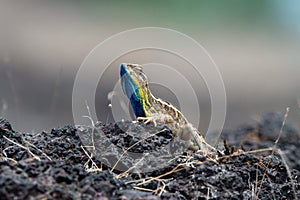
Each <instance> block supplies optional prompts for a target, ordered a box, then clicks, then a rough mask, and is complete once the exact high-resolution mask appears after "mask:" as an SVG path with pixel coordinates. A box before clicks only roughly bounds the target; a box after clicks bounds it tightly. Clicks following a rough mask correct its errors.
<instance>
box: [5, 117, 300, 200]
mask: <svg viewBox="0 0 300 200" xmlns="http://www.w3.org/2000/svg"><path fill="white" fill-rule="evenodd" d="M282 121H283V118H282V115H280V114H276V113H273V114H268V115H266V116H265V117H264V118H263V119H262V120H261V121H260V122H258V123H257V124H254V125H249V126H244V127H241V128H240V129H237V130H227V131H224V133H222V138H223V139H224V140H225V141H226V144H227V145H226V144H225V145H224V146H223V147H222V145H220V150H225V152H226V155H225V156H223V157H222V158H219V159H215V158H213V156H205V155H203V153H201V152H196V153H194V152H191V151H182V145H181V144H180V142H178V139H177V138H174V137H173V136H172V134H171V132H170V131H169V130H168V129H167V128H166V127H163V126H157V127H153V126H152V125H144V124H142V123H132V122H119V123H116V124H102V123H98V124H97V125H96V127H95V128H87V127H76V128H75V127H73V126H66V127H63V128H60V129H53V130H52V131H51V132H41V133H34V134H33V133H21V132H17V131H15V130H13V128H12V127H11V125H10V124H9V122H8V121H6V120H4V119H0V199H101V200H105V199H296V198H300V140H299V139H300V136H299V134H298V133H297V132H296V131H295V130H294V129H293V128H292V127H291V126H289V125H288V124H286V125H285V126H284V128H283V131H282V136H281V138H280V140H279V142H278V144H277V146H276V148H274V149H275V151H274V152H273V153H272V149H270V147H273V146H274V142H275V140H276V139H277V137H278V134H279V132H280V128H281V125H282ZM100 130H101V131H102V132H103V133H104V134H103V135H101V134H100V135H99V134H97V133H99V132H100V133H101V131H100ZM92 131H94V132H93V136H94V148H91V147H87V145H88V144H89V143H88V142H87V141H89V140H87V138H91V136H90V135H88V133H92ZM99 141H101V142H99ZM174 141H177V142H174ZM89 142H91V144H93V141H89ZM112 144H113V145H112ZM124 152H125V153H124ZM132 155H136V156H137V157H136V158H133V157H132ZM145 158H147V159H145Z"/></svg>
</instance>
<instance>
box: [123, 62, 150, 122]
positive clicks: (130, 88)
mask: <svg viewBox="0 0 300 200" xmlns="http://www.w3.org/2000/svg"><path fill="white" fill-rule="evenodd" d="M120 76H121V84H122V89H123V92H124V93H125V94H126V95H127V97H128V98H129V99H130V103H131V106H132V108H133V111H134V113H135V116H136V117H145V116H146V115H147V108H148V107H149V105H150V103H149V88H148V80H147V77H146V75H145V73H144V72H143V68H142V67H141V65H138V64H129V63H122V64H121V68H120Z"/></svg>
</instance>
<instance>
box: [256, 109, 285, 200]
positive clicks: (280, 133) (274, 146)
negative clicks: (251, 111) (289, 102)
mask: <svg viewBox="0 0 300 200" xmlns="http://www.w3.org/2000/svg"><path fill="white" fill-rule="evenodd" d="M289 111H290V108H289V107H287V108H286V112H285V114H284V119H283V122H282V124H281V128H280V131H279V134H278V137H277V139H276V141H275V142H274V145H273V147H272V153H271V156H273V155H274V153H275V151H276V149H277V144H278V141H279V139H280V137H281V135H282V132H283V128H284V126H285V124H286V121H287V117H288V114H289ZM270 163H271V160H270V161H269V162H268V164H267V166H266V169H265V172H264V174H263V177H262V180H261V182H260V185H259V188H258V191H257V194H256V199H258V196H259V194H260V192H261V189H262V184H263V181H264V179H265V177H266V175H267V170H268V168H269V165H270Z"/></svg>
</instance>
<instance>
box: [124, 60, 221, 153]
mask: <svg viewBox="0 0 300 200" xmlns="http://www.w3.org/2000/svg"><path fill="white" fill-rule="evenodd" d="M120 76H121V84H122V89H123V91H124V93H125V94H126V95H127V97H128V98H129V99H130V103H131V106H132V108H133V111H134V114H135V116H136V117H137V120H143V121H145V123H149V122H153V123H154V125H156V123H160V124H166V125H167V126H168V127H169V128H170V130H171V131H172V133H173V134H174V135H176V136H179V137H180V138H181V139H183V140H185V141H189V142H191V140H192V139H194V141H195V142H196V145H197V149H200V150H203V151H205V152H209V153H216V152H217V151H216V149H215V148H214V147H212V146H210V145H209V144H208V143H207V142H206V141H205V139H204V138H203V137H202V135H201V134H200V133H199V132H198V131H197V129H196V128H194V127H193V125H192V124H191V123H189V122H188V120H187V119H186V118H185V117H184V115H183V114H182V113H181V112H180V111H179V110H178V109H177V108H176V107H174V106H173V105H171V104H170V103H168V102H165V101H163V100H161V99H159V98H156V97H154V96H153V94H152V93H151V91H150V89H149V87H148V80H147V77H146V75H145V73H144V72H143V69H142V67H141V66H140V65H138V64H128V63H123V64H121V69H120ZM190 147H191V146H190Z"/></svg>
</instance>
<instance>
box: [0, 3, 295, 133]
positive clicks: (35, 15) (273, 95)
mask: <svg viewBox="0 0 300 200" xmlns="http://www.w3.org/2000/svg"><path fill="white" fill-rule="evenodd" d="M146 26H156V27H164V28H170V29H174V30H177V31H180V32H182V33H184V34H187V35H189V36H190V37H192V38H194V39H195V40H196V41H198V42H199V43H200V44H202V45H203V46H204V47H205V48H206V50H207V51H208V52H209V53H210V55H211V56H212V58H213V59H214V61H215V62H216V64H217V65H218V67H219V70H220V72H221V75H222V77H223V80H224V83H225V87H226V93H227V103H228V107H227V117H226V122H225V128H235V127H238V126H240V125H242V124H245V123H246V124H249V123H254V122H255V121H256V120H259V119H260V116H262V115H263V114H264V113H266V112H283V113H284V112H285V109H286V107H290V108H291V110H290V113H289V117H288V122H290V123H292V124H293V125H294V126H295V127H296V128H297V129H298V130H299V126H300V108H299V102H300V87H299V86H300V80H299V75H300V55H299V53H300V1H297V0H285V1H280V0H269V1H265V0H252V1H243V0H234V1H233V0H228V1H214V0H213V1H196V0H195V1H188V2H187V1H181V0H172V1H171V0H166V1H85V2H84V1H82V2H80V1H62V0H59V1H58V0H57V1H55V0H53V1H34V0H27V1H11V0H7V1H4V0H0V115H1V116H2V117H4V118H7V119H8V120H9V121H10V122H11V123H12V125H13V127H14V129H16V130H19V131H24V132H31V131H40V130H46V131H49V130H50V129H51V128H53V127H60V126H64V125H66V124H72V123H73V119H72V89H73V82H74V79H75V76H76V72H77V70H78V69H79V67H80V65H81V63H82V62H83V60H84V58H85V57H86V56H87V55H88V53H89V52H90V51H91V50H92V49H93V48H94V47H95V46H96V45H97V44H99V43H100V42H102V41H103V40H105V39H106V38H108V37H110V36H112V35H114V34H116V33H119V32H121V31H125V30H128V29H132V28H137V27H146ZM119 45H122V44H119ZM115 48H118V46H116V47H115ZM126 56H127V57H126ZM126 56H125V57H126V58H120V60H119V61H120V62H121V61H122V59H123V60H130V59H132V62H134V63H138V62H143V61H144V60H147V61H149V60H151V58H153V62H159V61H160V59H166V58H168V56H167V55H161V54H159V52H150V51H148V52H147V51H141V52H136V53H134V54H132V55H126ZM170 59H171V57H170ZM119 61H116V62H114V63H113V64H112V66H110V67H109V68H108V69H107V70H106V75H105V77H104V78H103V79H101V81H100V82H99V86H98V88H99V90H98V91H97V97H96V101H97V111H98V112H97V114H98V118H99V120H102V121H105V122H106V121H107V122H112V121H113V118H112V117H111V114H110V108H109V107H108V104H109V103H110V101H109V100H108V98H107V94H108V93H109V92H110V91H111V90H112V88H113V86H114V84H115V83H116V81H117V80H118V75H119V74H118V70H119V68H118V63H119ZM173 62H174V65H179V64H180V61H177V60H176V59H174V61H173ZM149 78H151V77H149ZM191 81H197V80H194V79H193V80H191ZM193 84H196V85H197V83H193ZM198 85H199V87H198V88H197V89H196V92H197V95H198V97H199V104H200V109H201V122H200V124H199V125H200V127H201V129H205V128H206V127H207V126H208V121H209V119H210V106H209V105H210V100H209V95H208V94H207V90H206V87H205V84H202V82H201V81H200V82H199V84H198ZM153 90H154V93H155V94H156V95H157V96H159V97H161V98H165V99H168V100H169V101H171V102H173V103H174V104H176V105H178V106H180V102H177V99H176V96H174V95H173V94H172V92H171V91H168V89H167V88H163V87H156V86H155V85H154V86H153Z"/></svg>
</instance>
